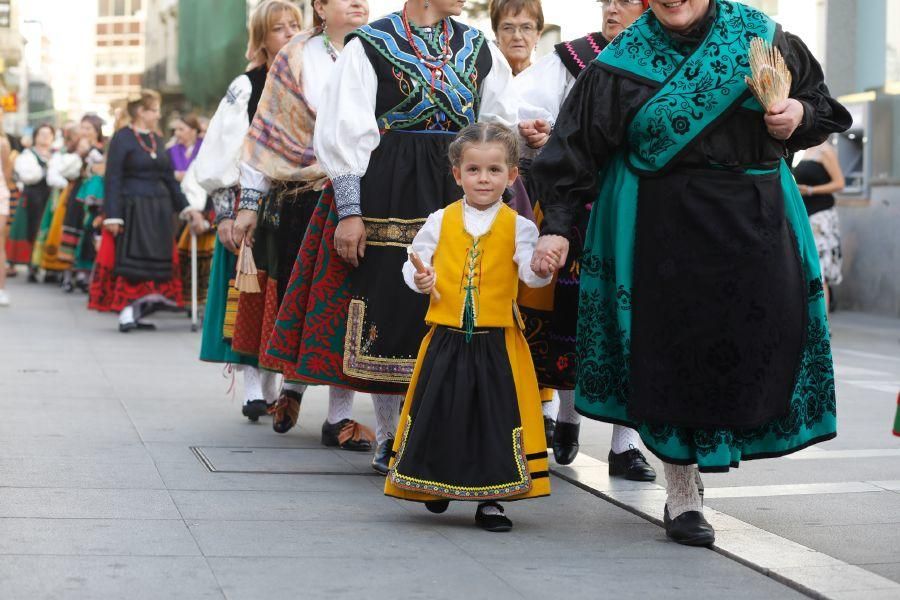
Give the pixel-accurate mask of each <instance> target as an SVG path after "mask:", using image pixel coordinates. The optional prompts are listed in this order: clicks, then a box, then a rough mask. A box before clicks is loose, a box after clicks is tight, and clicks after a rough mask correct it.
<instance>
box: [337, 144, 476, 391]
mask: <svg viewBox="0 0 900 600" xmlns="http://www.w3.org/2000/svg"><path fill="white" fill-rule="evenodd" d="M452 141H453V135H449V134H444V133H411V132H406V133H404V132H394V131H390V132H387V133H385V134H384V135H383V136H382V138H381V144H380V145H379V147H378V149H377V150H376V151H375V152H374V153H373V154H372V158H371V161H370V163H369V169H368V173H367V175H366V176H365V177H363V180H362V198H361V203H362V212H363V215H364V219H363V220H364V222H365V226H366V238H367V240H366V253H365V258H363V259H362V260H361V261H360V266H359V268H356V269H353V271H352V273H351V275H350V289H351V294H352V296H353V300H354V301H355V302H353V303H351V306H350V314H349V318H348V322H347V329H348V340H349V342H350V347H349V348H345V350H344V352H345V357H346V356H348V355H349V356H350V357H352V360H351V361H349V364H348V361H346V360H345V368H344V370H345V372H346V373H347V374H348V375H350V376H352V377H354V378H357V379H364V380H373V381H390V382H397V383H405V382H408V381H409V379H410V377H411V376H412V371H413V367H414V366H415V357H416V354H417V352H418V346H419V342H420V341H421V340H422V338H423V337H424V336H425V334H426V333H427V328H426V326H425V312H426V311H427V309H428V298H427V297H426V296H423V295H422V294H417V293H415V292H413V291H412V290H410V289H409V288H408V287H407V286H406V285H405V284H404V283H403V278H402V275H401V272H402V267H403V263H404V262H406V259H407V255H406V248H407V246H408V245H409V244H410V243H412V240H413V237H415V235H416V233H417V232H418V231H419V228H420V227H421V226H422V225H423V224H424V223H425V220H426V219H427V218H428V215H430V214H431V213H433V212H435V211H436V210H438V209H441V208H444V207H446V206H448V205H449V204H452V203H453V202H455V201H457V200H459V199H460V198H462V190H461V189H460V188H459V186H457V185H456V181H455V180H454V179H453V174H452V172H451V170H450V166H449V163H448V158H447V150H448V148H449V146H450V143H451V142H452Z"/></svg>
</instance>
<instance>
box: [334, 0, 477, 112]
mask: <svg viewBox="0 0 900 600" xmlns="http://www.w3.org/2000/svg"><path fill="white" fill-rule="evenodd" d="M448 21H449V23H448V25H449V28H448V29H449V31H450V46H451V48H452V49H453V58H452V60H450V61H449V62H448V63H447V64H446V65H444V67H443V68H442V69H441V80H440V81H438V82H437V83H436V84H435V85H434V87H433V88H432V75H431V71H430V70H428V68H427V67H426V66H425V65H424V64H422V62H421V61H420V60H419V59H418V57H417V56H416V55H415V53H414V51H413V49H412V47H411V45H410V42H408V41H407V40H406V32H405V28H404V26H403V19H402V17H401V16H400V14H399V13H393V14H390V15H388V16H387V17H385V18H384V19H381V20H379V21H376V22H374V23H371V24H369V25H365V26H363V27H360V28H359V29H357V30H356V31H354V32H353V33H352V34H351V35H355V36H358V37H359V38H360V39H362V40H363V41H364V42H366V43H368V44H370V45H371V46H372V47H373V48H375V50H376V51H377V52H378V53H379V54H380V55H381V56H383V57H384V58H385V59H386V60H387V61H388V62H389V63H390V64H391V65H393V66H394V68H395V69H397V70H398V71H400V72H402V73H404V74H406V75H407V76H408V77H409V78H410V81H412V89H410V90H408V92H409V93H408V97H407V100H406V101H404V102H403V103H402V104H400V105H399V106H397V107H395V108H394V109H392V110H390V111H388V113H386V114H384V115H380V116H379V117H378V123H379V125H380V126H381V128H382V129H407V128H411V127H414V126H415V125H417V124H419V123H421V122H422V121H425V120H427V119H429V118H431V117H432V116H434V115H435V114H436V113H443V114H444V115H446V116H447V118H448V119H449V120H450V121H452V122H453V123H454V124H455V125H456V127H457V128H459V129H461V128H463V127H466V126H467V125H470V124H472V123H474V122H475V121H476V120H477V118H478V106H479V92H478V86H477V74H476V64H477V60H478V55H479V53H480V52H481V48H482V46H483V45H484V43H485V38H484V34H483V33H482V32H481V31H479V30H478V29H476V28H474V27H470V26H468V25H464V24H462V23H459V22H457V21H454V20H453V19H448ZM412 30H413V39H412V40H411V42H412V43H413V44H415V45H416V46H417V47H418V49H419V51H420V52H421V53H422V54H424V55H431V56H437V55H439V54H440V53H441V47H440V46H441V42H442V41H443V36H436V37H435V39H428V38H427V36H426V37H423V36H422V35H419V34H418V32H419V31H421V30H419V29H416V28H412ZM438 38H440V39H438ZM441 82H443V84H442V83H441Z"/></svg>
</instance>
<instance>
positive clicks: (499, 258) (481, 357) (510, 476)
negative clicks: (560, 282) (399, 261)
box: [384, 123, 551, 531]
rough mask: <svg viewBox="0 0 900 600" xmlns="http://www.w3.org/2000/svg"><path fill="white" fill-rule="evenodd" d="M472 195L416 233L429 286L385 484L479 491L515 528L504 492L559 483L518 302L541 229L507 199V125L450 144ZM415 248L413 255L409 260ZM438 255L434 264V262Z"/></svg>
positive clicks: (512, 151) (510, 141)
mask: <svg viewBox="0 0 900 600" xmlns="http://www.w3.org/2000/svg"><path fill="white" fill-rule="evenodd" d="M450 162H451V164H452V166H453V176H454V177H455V179H456V182H457V183H458V184H459V185H460V186H461V187H462V189H463V191H464V192H465V194H466V195H465V197H464V198H463V199H462V200H460V201H458V202H455V203H454V204H451V205H450V206H448V207H447V208H445V209H442V210H439V211H437V212H435V213H432V214H431V215H430V216H429V217H428V220H427V221H426V222H425V224H424V225H423V226H422V229H421V230H420V231H419V233H418V234H417V235H416V237H415V239H414V240H413V243H412V248H411V252H412V251H414V252H415V253H416V255H418V257H419V258H420V259H421V260H422V261H423V262H424V263H425V267H424V270H423V272H417V270H416V268H415V267H414V266H413V262H412V260H410V261H407V262H406V264H404V265H403V278H404V280H405V282H406V285H408V286H409V287H410V288H412V289H413V290H414V291H418V292H420V293H422V294H431V304H430V307H429V309H428V313H427V315H426V317H425V320H426V322H428V323H429V324H430V325H431V331H430V332H429V333H428V335H427V336H426V337H425V340H424V341H423V342H422V346H421V348H420V350H419V356H418V359H417V360H416V366H415V371H414V373H413V376H412V381H411V382H410V387H409V391H408V393H407V396H406V402H405V404H404V407H403V413H402V415H401V417H400V425H399V428H398V431H397V435H396V436H395V438H394V439H395V441H394V447H393V454H394V458H393V460H392V461H391V466H390V470H389V472H388V477H387V481H386V483H385V488H384V489H385V494H387V495H389V496H394V497H396V498H402V499H405V500H412V501H417V502H424V503H425V506H426V508H428V510H429V511H431V512H433V513H442V512H444V511H445V510H447V507H448V505H449V502H450V500H468V501H476V502H478V509H477V511H476V513H475V522H476V524H478V525H479V526H480V527H482V528H484V529H486V530H488V531H509V530H510V529H511V528H512V522H511V521H510V520H509V519H508V518H507V517H506V516H505V515H504V513H503V508H502V507H501V506H500V504H498V503H497V500H499V499H507V500H521V499H524V498H534V497H538V496H546V495H549V494H550V480H549V479H548V474H547V444H546V440H545V439H544V426H543V418H542V413H541V400H540V395H539V393H538V385H537V380H536V377H535V372H534V365H533V364H532V362H531V355H530V353H529V351H528V344H527V343H526V341H525V337H524V336H523V335H522V331H521V329H522V322H521V319H520V318H519V315H518V311H517V308H516V296H517V292H518V287H519V280H520V279H521V280H522V281H523V282H524V283H525V284H526V285H528V286H530V287H540V286H545V285H547V284H549V283H550V281H551V278H549V277H548V278H546V279H543V278H540V277H538V276H537V275H536V274H535V273H534V272H533V271H532V269H531V258H532V254H533V252H534V245H535V242H536V241H537V235H538V232H537V228H536V227H535V226H534V224H533V223H531V222H530V221H528V220H526V219H525V218H523V217H520V216H518V215H517V214H516V212H515V211H513V210H512V209H510V208H508V207H507V206H505V205H504V204H503V202H502V199H501V197H502V194H503V191H504V190H505V189H506V187H507V186H509V185H511V184H512V183H513V182H514V181H515V179H516V176H517V175H518V169H517V168H516V166H515V165H517V164H518V162H519V161H518V138H517V135H516V134H515V133H513V132H512V131H510V130H509V129H507V128H506V127H503V126H501V125H497V124H485V123H478V124H476V125H472V126H469V127H467V128H465V129H463V130H462V131H461V132H460V133H459V135H458V137H457V138H456V140H455V141H454V142H453V144H452V145H451V146H450ZM412 258H413V257H412V256H411V259H412ZM428 263H430V264H432V265H433V266H428Z"/></svg>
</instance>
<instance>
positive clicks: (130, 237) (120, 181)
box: [89, 90, 204, 333]
mask: <svg viewBox="0 0 900 600" xmlns="http://www.w3.org/2000/svg"><path fill="white" fill-rule="evenodd" d="M127 109H128V115H129V117H130V118H131V125H130V126H128V127H123V128H122V129H120V130H119V131H117V132H116V133H115V135H114V136H113V139H112V141H111V142H110V147H109V157H108V160H107V165H106V181H105V184H106V185H105V197H104V205H103V212H104V215H105V219H104V221H103V227H104V232H103V240H102V242H101V246H100V252H99V255H98V257H97V262H96V267H95V275H94V279H93V281H92V282H91V295H90V303H89V307H90V308H92V309H94V310H100V311H111V310H112V311H119V331H121V332H123V333H125V332H128V331H132V330H134V329H153V328H154V327H153V326H152V325H150V324H146V323H142V322H141V319H142V318H143V317H146V316H147V315H149V314H151V313H153V312H155V311H157V310H161V309H165V310H178V309H181V308H182V307H183V298H182V294H181V291H182V290H181V278H180V271H179V264H178V255H177V252H176V251H175V230H174V226H173V220H172V216H173V214H179V213H180V214H181V216H182V217H183V218H188V217H189V218H190V219H191V223H192V226H194V227H195V230H196V231H197V232H200V231H202V230H203V226H204V221H203V215H202V214H201V213H200V212H199V211H195V210H192V209H191V208H190V206H189V205H188V201H187V198H185V196H184V194H183V193H182V191H181V187H180V186H179V185H178V182H177V181H176V180H175V172H174V170H173V168H172V163H171V161H170V160H169V156H168V154H167V153H166V152H165V151H164V146H163V140H162V138H161V137H160V136H159V134H158V133H157V128H158V125H159V117H160V96H159V94H158V93H157V92H155V91H152V90H143V91H142V92H141V93H140V96H139V97H137V98H135V99H134V100H132V101H130V102H129V103H128V107H127Z"/></svg>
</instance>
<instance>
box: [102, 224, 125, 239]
mask: <svg viewBox="0 0 900 600" xmlns="http://www.w3.org/2000/svg"><path fill="white" fill-rule="evenodd" d="M103 229H105V230H107V231H108V232H110V233H111V234H112V236H113V237H116V236H117V235H119V234H120V233H122V225H120V224H119V223H106V224H105V225H103Z"/></svg>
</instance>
